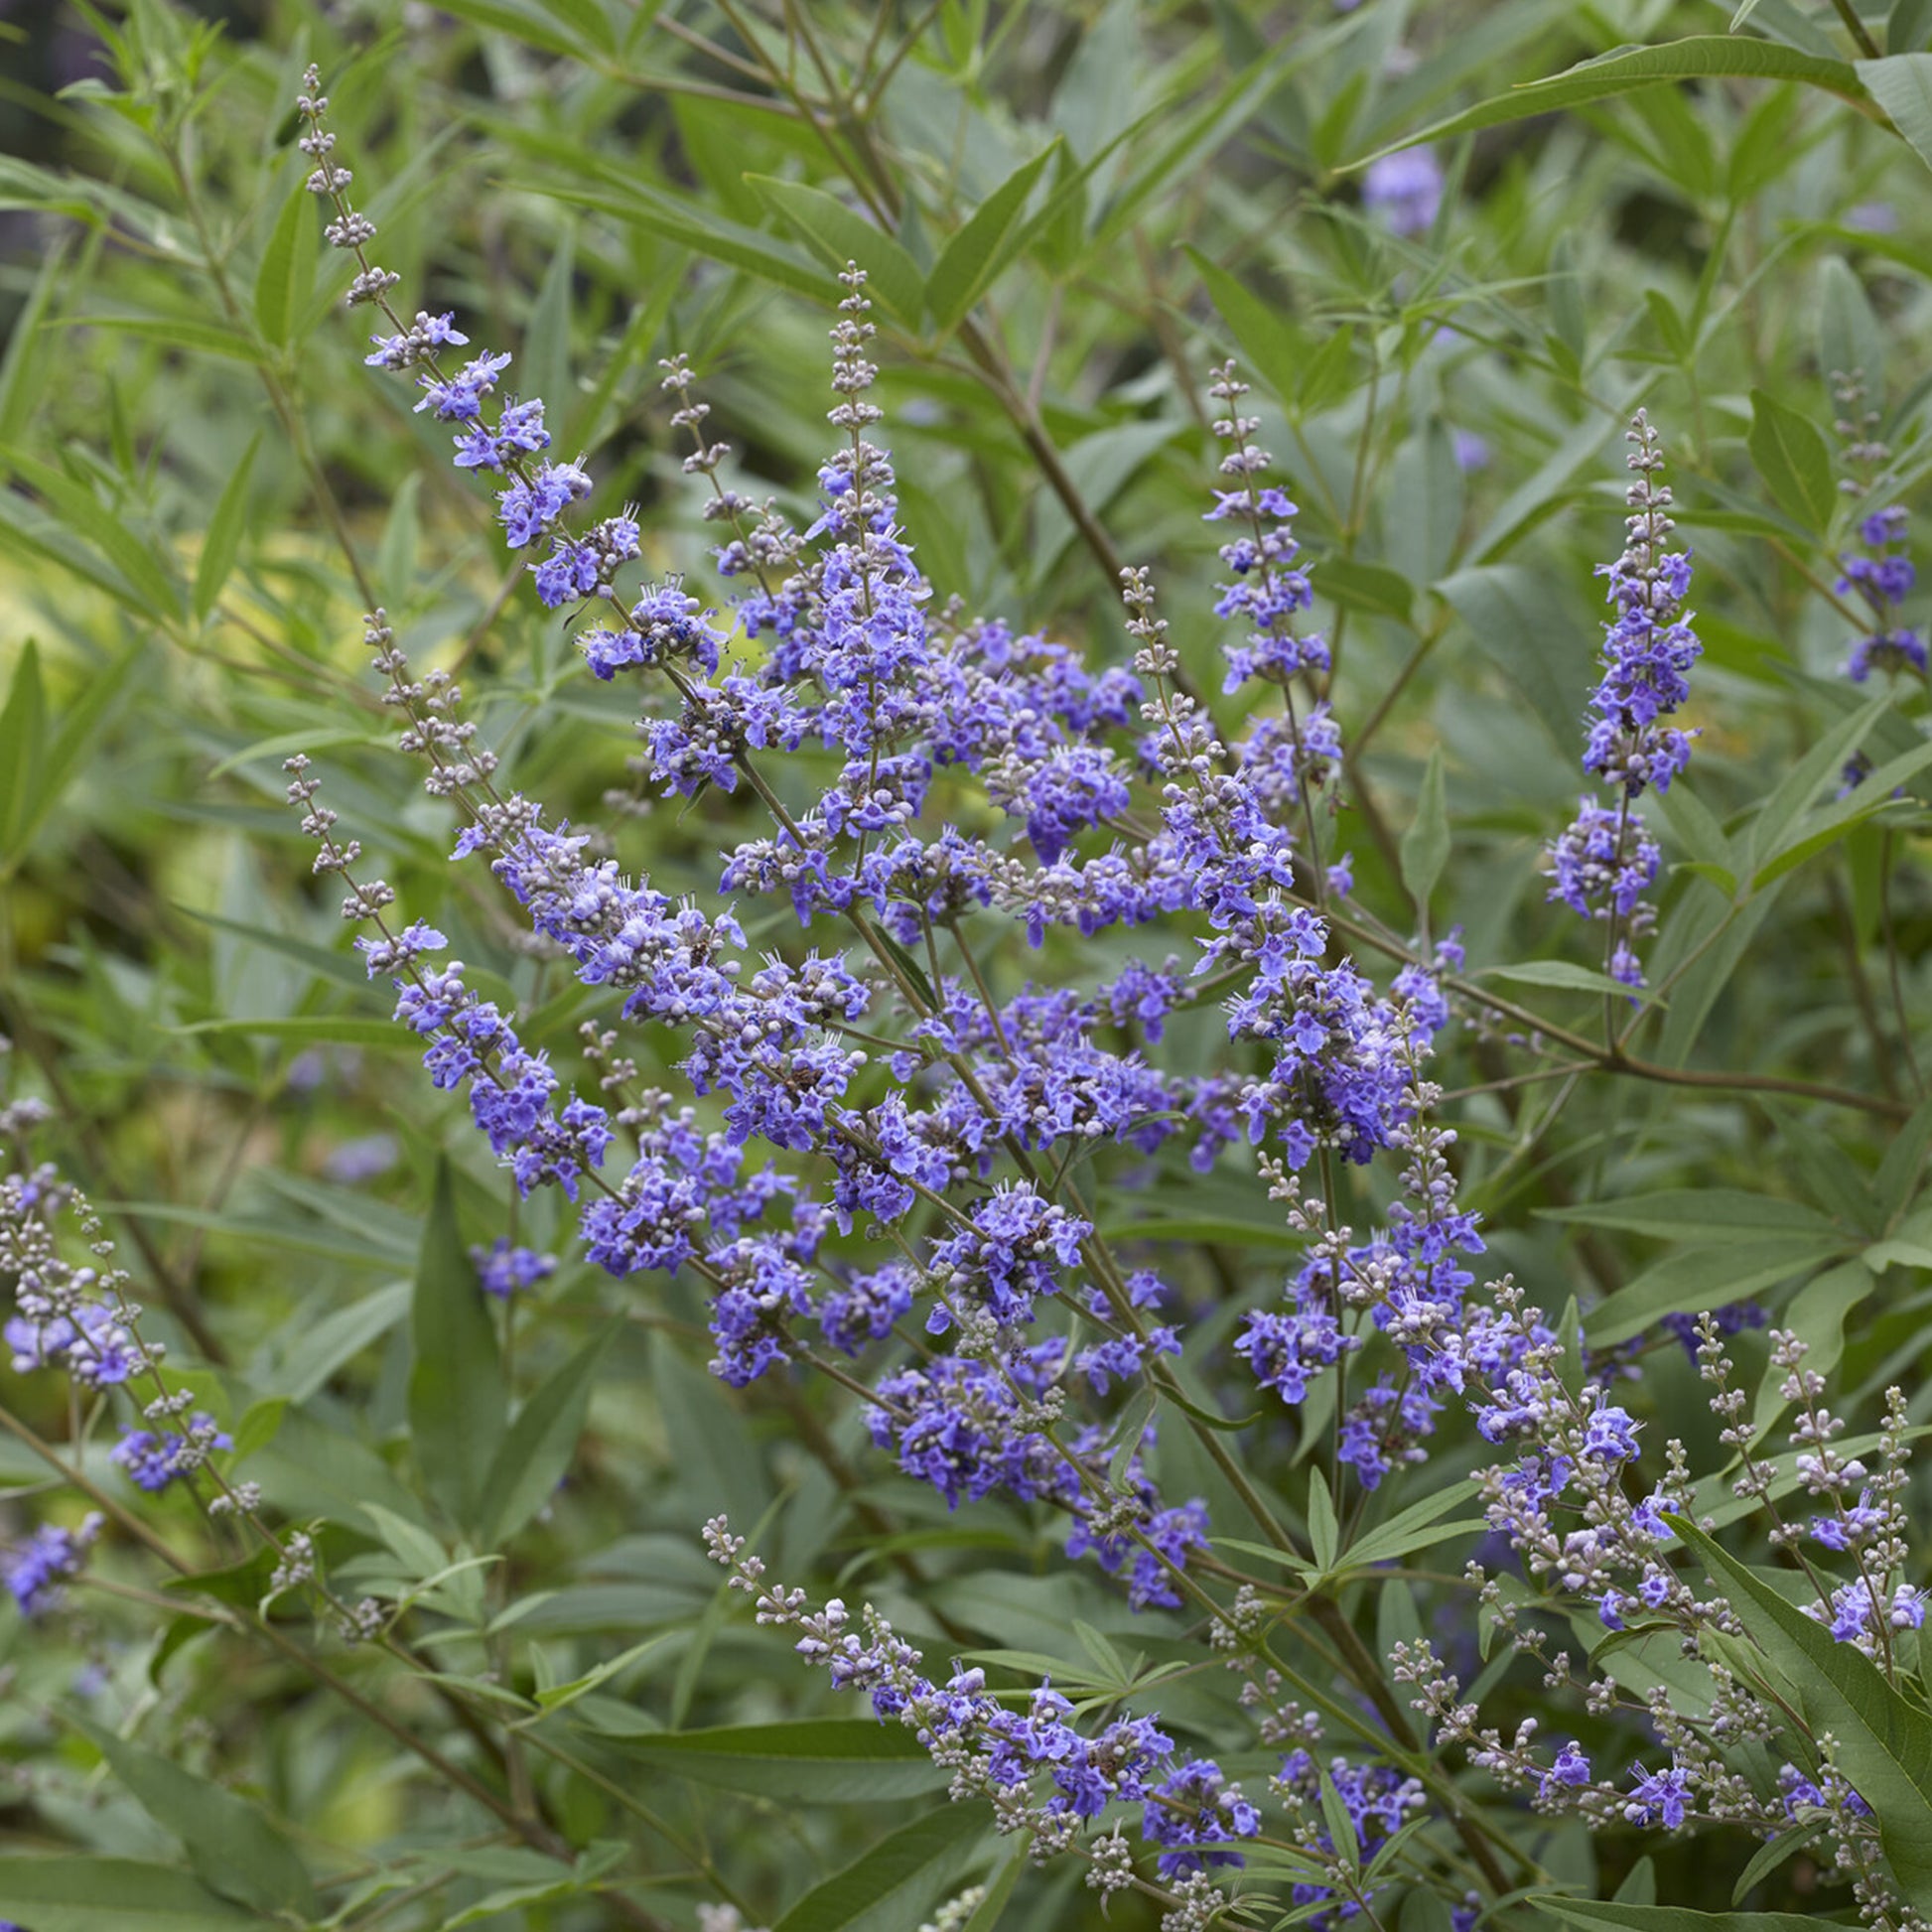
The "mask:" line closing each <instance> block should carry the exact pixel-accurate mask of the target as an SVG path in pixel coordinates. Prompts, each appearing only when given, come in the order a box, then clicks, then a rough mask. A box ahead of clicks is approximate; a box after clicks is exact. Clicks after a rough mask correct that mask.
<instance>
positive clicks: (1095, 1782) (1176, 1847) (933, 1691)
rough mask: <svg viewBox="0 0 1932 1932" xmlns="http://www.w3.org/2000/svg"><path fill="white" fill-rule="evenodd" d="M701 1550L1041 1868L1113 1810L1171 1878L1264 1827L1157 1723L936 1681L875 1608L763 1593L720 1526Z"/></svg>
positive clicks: (1218, 1776) (1225, 1860) (969, 1678)
mask: <svg viewBox="0 0 1932 1932" xmlns="http://www.w3.org/2000/svg"><path fill="white" fill-rule="evenodd" d="M705 1544H706V1548H707V1549H708V1550H709V1551H710V1553H711V1555H712V1556H713V1557H714V1558H715V1560H716V1561H717V1562H719V1563H720V1564H722V1565H724V1566H725V1568H726V1569H727V1570H729V1571H730V1572H731V1582H732V1587H734V1588H735V1589H739V1590H743V1591H745V1592H746V1593H747V1594H749V1595H753V1596H755V1597H756V1598H757V1602H758V1620H759V1622H760V1623H767V1624H777V1625H779V1626H783V1627H789V1628H792V1629H795V1630H796V1631H797V1632H798V1633H799V1635H798V1638H797V1642H796V1644H795V1646H794V1647H795V1649H796V1650H797V1652H798V1654H799V1656H801V1657H802V1658H804V1660H805V1661H806V1662H807V1663H808V1664H811V1665H813V1666H815V1667H818V1668H821V1669H823V1670H824V1671H826V1673H827V1674H828V1676H829V1678H830V1680H831V1683H832V1685H833V1687H834V1688H835V1689H837V1690H844V1691H861V1692H864V1693H865V1694H866V1695H867V1697H868V1698H869V1700H870V1702H871V1704H872V1708H873V1711H874V1712H875V1713H876V1714H877V1716H878V1717H879V1718H880V1719H882V1720H884V1721H888V1722H894V1723H897V1724H900V1725H904V1727H905V1728H906V1729H908V1730H910V1731H912V1732H913V1734H914V1735H915V1736H916V1737H917V1738H918V1740H919V1742H920V1743H921V1744H922V1745H923V1746H924V1747H925V1749H926V1750H927V1752H928V1753H929V1754H930V1755H931V1757H932V1760H933V1762H934V1763H936V1764H938V1765H939V1766H941V1767H942V1768H943V1769H945V1770H947V1771H949V1772H950V1773H951V1774H952V1796H953V1798H954V1799H955V1801H957V1800H959V1799H962V1798H965V1797H968V1796H975V1797H984V1798H987V1799H990V1800H991V1802H992V1805H993V1814H994V1818H995V1821H996V1823H997V1824H998V1827H999V1829H1000V1830H1001V1831H1002V1832H1025V1833H1027V1834H1028V1835H1029V1836H1030V1837H1031V1838H1032V1840H1033V1843H1034V1852H1035V1857H1040V1856H1044V1855H1045V1854H1046V1853H1049V1852H1053V1851H1066V1850H1070V1849H1075V1848H1078V1847H1080V1846H1081V1845H1082V1839H1083V1835H1084V1834H1087V1833H1088V1832H1089V1831H1090V1829H1091V1828H1092V1827H1093V1825H1094V1824H1095V1821H1097V1820H1099V1819H1100V1817H1101V1816H1102V1814H1103V1813H1105V1812H1106V1811H1107V1810H1108V1808H1109V1807H1110V1806H1113V1805H1139V1806H1140V1807H1141V1815H1140V1828H1141V1836H1142V1840H1143V1842H1144V1843H1145V1844H1146V1845H1147V1846H1149V1847H1150V1848H1151V1849H1153V1850H1154V1852H1155V1854H1156V1857H1155V1868H1156V1870H1157V1871H1158V1872H1159V1873H1160V1875H1161V1876H1162V1877H1163V1878H1170V1879H1172V1878H1180V1877H1186V1876H1188V1875H1190V1874H1193V1873H1196V1872H1199V1871H1201V1870H1203V1869H1204V1868H1206V1867H1208V1866H1213V1865H1236V1866H1238V1865H1239V1864H1240V1863H1242V1859H1241V1854H1240V1853H1239V1851H1237V1850H1235V1849H1234V1846H1235V1844H1236V1843H1238V1841H1240V1840H1242V1839H1251V1838H1253V1837H1255V1836H1256V1834H1257V1833H1259V1831H1260V1830H1261V1814H1260V1812H1259V1811H1258V1810H1257V1809H1256V1807H1255V1806H1254V1805H1253V1804H1252V1803H1250V1802H1249V1800H1248V1799H1247V1798H1245V1797H1244V1796H1243V1795H1242V1792H1241V1788H1240V1786H1239V1785H1237V1784H1233V1783H1231V1782H1230V1781H1229V1780H1228V1779H1227V1777H1226V1776H1225V1775H1224V1774H1223V1773H1222V1771H1221V1769H1220V1767H1219V1766H1218V1765H1217V1764H1215V1763H1214V1762H1213V1760H1212V1759H1210V1758H1205V1757H1185V1756H1182V1755H1181V1753H1180V1752H1179V1750H1178V1748H1177V1747H1176V1745H1175V1743H1174V1740H1173V1737H1172V1736H1170V1735H1169V1733H1168V1732H1167V1731H1165V1730H1163V1729H1162V1728H1161V1725H1160V1724H1159V1722H1158V1720H1156V1719H1153V1718H1130V1717H1119V1718H1115V1719H1113V1720H1112V1721H1111V1722H1110V1723H1109V1724H1107V1725H1105V1726H1103V1727H1102V1728H1101V1729H1099V1730H1098V1731H1096V1732H1094V1733H1092V1734H1091V1735H1089V1734H1088V1733H1086V1732H1083V1731H1082V1730H1080V1729H1079V1728H1078V1727H1077V1725H1074V1724H1073V1723H1072V1722H1071V1719H1072V1716H1073V1706H1072V1704H1071V1703H1070V1702H1069V1700H1068V1699H1067V1698H1065V1697H1064V1696H1062V1695H1061V1693H1059V1692H1058V1691H1055V1690H1054V1689H1053V1688H1052V1686H1051V1685H1050V1684H1046V1683H1042V1684H1040V1685H1038V1686H1037V1687H1036V1688H1035V1689H1034V1690H1033V1691H1031V1692H1029V1693H1027V1694H1025V1699H1024V1703H1023V1705H1022V1706H1021V1707H1020V1708H1018V1709H1010V1708H1009V1707H1008V1704H1007V1702H1005V1701H1003V1699H1002V1697H1001V1696H1000V1695H999V1694H997V1693H995V1692H992V1691H990V1690H989V1689H988V1688H987V1675H986V1672H985V1671H984V1670H982V1669H978V1668H974V1669H970V1670H969V1669H963V1668H955V1669H954V1671H953V1673H952V1675H951V1676H950V1677H948V1678H946V1679H945V1680H944V1681H943V1682H941V1681H938V1680H935V1679H934V1678H932V1677H929V1676H928V1675H927V1674H926V1672H925V1659H924V1657H923V1656H922V1655H921V1654H920V1652H919V1651H918V1650H916V1649H915V1648H914V1647H913V1646H912V1645H911V1644H909V1643H907V1642H905V1640H904V1639H903V1638H901V1637H900V1636H898V1635H897V1632H896V1631H895V1630H894V1629H893V1626H892V1625H891V1623H889V1622H888V1621H887V1620H886V1618H885V1617H883V1616H881V1615H880V1614H879V1612H878V1611H876V1610H875V1609H873V1608H872V1607H871V1606H870V1605H868V1606H867V1607H866V1609H865V1610H864V1611H863V1612H862V1614H861V1617H860V1619H859V1622H860V1625H861V1627H860V1628H859V1629H855V1628H853V1627H852V1626H853V1618H852V1615H851V1613H850V1611H849V1610H848V1609H847V1608H846V1606H845V1604H844V1603H843V1602H842V1601H841V1600H840V1599H839V1598H837V1597H833V1598H832V1599H831V1600H830V1601H829V1602H827V1603H826V1604H825V1606H824V1607H823V1608H822V1609H818V1610H814V1609H812V1608H810V1607H809V1605H808V1603H807V1601H806V1597H805V1593H804V1591H803V1590H799V1589H786V1588H783V1587H779V1586H775V1585H766V1584H765V1583H764V1582H763V1574H764V1567H763V1565H762V1563H761V1562H760V1561H759V1559H758V1558H757V1557H751V1556H747V1555H745V1553H744V1550H745V1540H744V1538H743V1537H738V1536H734V1535H732V1534H731V1531H730V1527H729V1525H728V1524H727V1522H726V1521H725V1519H724V1518H722V1517H719V1518H715V1519H714V1520H713V1521H712V1522H710V1523H708V1524H706V1525H705ZM1086 1842H1087V1844H1088V1845H1089V1846H1090V1845H1091V1844H1092V1842H1093V1841H1092V1840H1091V1839H1088V1840H1087V1841H1086Z"/></svg>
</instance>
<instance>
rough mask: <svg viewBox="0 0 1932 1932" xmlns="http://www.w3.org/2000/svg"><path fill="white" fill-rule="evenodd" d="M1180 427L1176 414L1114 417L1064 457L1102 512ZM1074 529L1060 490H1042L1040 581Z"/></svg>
mask: <svg viewBox="0 0 1932 1932" xmlns="http://www.w3.org/2000/svg"><path fill="white" fill-rule="evenodd" d="M1180 428H1181V425H1180V423H1179V422H1178V421H1177V420H1175V419H1174V418H1173V417H1156V418H1154V419H1153V420H1152V421H1147V422H1140V421H1136V422H1129V423H1113V424H1110V425H1109V426H1108V427H1107V428H1106V429H1100V430H1095V431H1094V433H1093V434H1092V435H1091V436H1083V437H1081V438H1080V440H1079V441H1078V442H1077V443H1075V444H1074V445H1073V446H1072V447H1071V448H1070V449H1068V450H1066V451H1065V452H1064V453H1063V454H1062V457H1061V462H1062V464H1063V466H1064V468H1065V470H1066V474H1067V476H1068V477H1069V478H1070V479H1071V480H1072V483H1073V486H1074V488H1075V490H1076V491H1078V493H1079V495H1080V497H1081V499H1082V500H1083V501H1084V502H1085V503H1086V505H1087V507H1088V508H1089V509H1090V510H1092V511H1093V513H1094V514H1095V515H1096V516H1098V515H1099V514H1100V513H1101V512H1102V511H1103V510H1105V509H1106V508H1107V506H1108V505H1109V504H1110V503H1111V502H1112V501H1113V500H1114V498H1115V497H1116V496H1118V495H1119V494H1120V492H1121V491H1122V490H1123V489H1125V488H1126V487H1127V485H1128V484H1129V483H1131V482H1132V481H1133V480H1134V479H1135V477H1137V476H1138V475H1140V473H1141V472H1142V470H1143V469H1145V468H1146V466H1147V463H1148V461H1149V459H1150V458H1151V457H1153V456H1154V455H1155V454H1156V453H1157V452H1159V451H1161V450H1163V449H1165V448H1166V447H1167V446H1168V445H1169V444H1170V443H1172V442H1173V439H1174V438H1175V437H1176V436H1177V435H1179V433H1180ZM1074 535H1075V531H1074V527H1073V519H1072V517H1070V516H1069V515H1068V514H1067V513H1066V508H1065V506H1064V505H1063V504H1062V503H1061V502H1060V499H1059V498H1058V497H1057V496H1055V495H1053V494H1052V493H1051V492H1049V491H1046V490H1042V491H1041V492H1040V495H1039V499H1038V508H1037V511H1036V512H1035V521H1034V541H1033V544H1032V547H1031V552H1030V561H1031V564H1032V570H1033V581H1034V582H1035V584H1042V585H1043V584H1048V583H1050V582H1051V581H1052V578H1053V572H1054V571H1055V570H1056V569H1057V568H1058V566H1059V562H1060V559H1061V557H1063V556H1064V555H1065V554H1066V551H1067V549H1068V547H1069V546H1070V545H1071V544H1072V542H1073V539H1074Z"/></svg>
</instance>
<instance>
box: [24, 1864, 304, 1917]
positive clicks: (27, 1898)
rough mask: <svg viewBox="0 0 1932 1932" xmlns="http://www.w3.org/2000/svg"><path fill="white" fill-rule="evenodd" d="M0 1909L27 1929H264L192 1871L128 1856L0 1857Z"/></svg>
mask: <svg viewBox="0 0 1932 1932" xmlns="http://www.w3.org/2000/svg"><path fill="white" fill-rule="evenodd" d="M0 1913H5V1914H7V1915H8V1916H9V1917H10V1918H11V1917H14V1916H15V1915H16V1914H17V1915H18V1919H17V1922H18V1923H20V1924H23V1925H29V1926H32V1927H33V1928H34V1932H102V1928H103V1927H108V1926H111V1927H112V1928H113V1932H249V1929H250V1928H256V1929H257V1932H270V1928H271V1927H273V1926H275V1925H278V1924H285V1923H286V1921H284V1920H275V1919H267V1918H264V1917H262V1916H261V1914H260V1913H258V1912H254V1911H250V1910H249V1909H248V1908H247V1907H245V1906H241V1905H230V1904H229V1903H228V1902H227V1901H226V1900H225V1899H223V1898H220V1897H218V1896H217V1895H216V1894H215V1893H213V1892H211V1891H209V1890H208V1888H207V1886H206V1885H205V1884H203V1883H202V1881H201V1880H200V1879H199V1878H196V1877H195V1876H193V1875H192V1874H191V1873H189V1872H186V1871H178V1870H177V1869H176V1868H175V1867H174V1866H173V1865H166V1864H151V1863H144V1862H142V1861H139V1860H135V1859H103V1858H89V1857H82V1856H71V1857H67V1856H63V1857H55V1858H41V1857H35V1856H31V1855H30V1856H28V1857H25V1858H0Z"/></svg>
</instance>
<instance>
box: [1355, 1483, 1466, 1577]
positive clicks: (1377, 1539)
mask: <svg viewBox="0 0 1932 1932" xmlns="http://www.w3.org/2000/svg"><path fill="white" fill-rule="evenodd" d="M1474 1494H1475V1481H1474V1479H1473V1478H1472V1477H1469V1476H1464V1477H1463V1478H1462V1480H1461V1481H1460V1482H1451V1483H1450V1484H1449V1485H1448V1487H1447V1488H1443V1489H1439V1490H1438V1491H1437V1492H1436V1494H1435V1495H1433V1496H1425V1497H1424V1498H1423V1500H1422V1501H1421V1502H1419V1503H1412V1504H1410V1506H1409V1507H1408V1508H1407V1509H1405V1510H1403V1511H1402V1512H1401V1513H1400V1514H1399V1515H1396V1516H1391V1517H1390V1518H1389V1520H1388V1521H1387V1522H1386V1523H1378V1524H1377V1525H1376V1526H1375V1528H1374V1529H1372V1530H1370V1531H1369V1532H1368V1533H1367V1534H1366V1535H1365V1536H1359V1537H1357V1538H1356V1539H1355V1541H1354V1542H1353V1543H1352V1544H1350V1545H1349V1547H1348V1550H1347V1553H1346V1554H1347V1558H1348V1562H1349V1563H1350V1565H1351V1566H1352V1565H1355V1564H1372V1563H1385V1562H1387V1561H1388V1560H1389V1559H1390V1558H1391V1557H1405V1556H1407V1555H1409V1553H1410V1552H1411V1551H1413V1550H1419V1549H1421V1548H1422V1547H1423V1543H1422V1539H1423V1538H1424V1535H1425V1532H1427V1531H1428V1530H1429V1529H1430V1527H1431V1525H1433V1524H1434V1523H1436V1521H1437V1519H1438V1518H1440V1517H1443V1516H1447V1515H1448V1514H1449V1511H1450V1510H1451V1509H1454V1508H1455V1507H1456V1506H1457V1505H1458V1504H1460V1503H1465V1502H1467V1501H1468V1500H1469V1498H1470V1497H1471V1496H1473V1495H1474ZM1452 1527H1453V1528H1454V1529H1455V1530H1456V1531H1457V1532H1458V1533H1459V1532H1460V1531H1461V1530H1462V1529H1464V1528H1465V1527H1467V1526H1466V1525H1464V1524H1460V1523H1458V1524H1455V1525H1453V1526H1452ZM1437 1540H1439V1541H1440V1540H1442V1539H1441V1538H1438V1539H1437Z"/></svg>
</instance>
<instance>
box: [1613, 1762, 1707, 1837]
mask: <svg viewBox="0 0 1932 1932" xmlns="http://www.w3.org/2000/svg"><path fill="white" fill-rule="evenodd" d="M1630 1775H1631V1776H1632V1777H1633V1778H1635V1779H1636V1781H1637V1785H1636V1789H1635V1790H1634V1791H1632V1792H1631V1794H1630V1801H1629V1803H1628V1804H1626V1805H1625V1806H1624V1807H1623V1816H1624V1818H1625V1820H1626V1821H1627V1822H1628V1823H1630V1824H1632V1825H1653V1824H1661V1825H1662V1826H1663V1827H1664V1829H1665V1830H1666V1831H1669V1832H1674V1831H1676V1830H1677V1829H1678V1827H1679V1826H1680V1825H1682V1824H1683V1823H1684V1820H1685V1817H1686V1816H1687V1814H1688V1812H1689V1808H1690V1800H1691V1774H1690V1772H1688V1771H1681V1770H1679V1769H1678V1768H1677V1767H1676V1766H1675V1765H1673V1766H1672V1767H1671V1769H1670V1770H1668V1771H1645V1769H1644V1768H1643V1766H1642V1765H1641V1764H1633V1765H1632V1766H1631V1767H1630Z"/></svg>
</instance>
